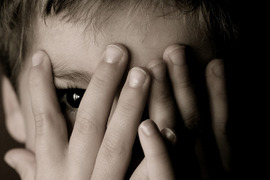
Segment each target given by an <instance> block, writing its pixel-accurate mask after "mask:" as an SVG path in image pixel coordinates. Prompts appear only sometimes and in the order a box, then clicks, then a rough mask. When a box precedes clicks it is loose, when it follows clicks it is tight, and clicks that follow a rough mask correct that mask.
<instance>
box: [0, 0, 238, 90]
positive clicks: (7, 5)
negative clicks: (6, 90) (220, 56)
mask: <svg viewBox="0 0 270 180" xmlns="http://www.w3.org/2000/svg"><path fill="white" fill-rule="evenodd" d="M228 2H229V1H228V0H169V1H165V0H95V1H93V0H43V1H42V0H40V1H33V0H12V1H10V0H2V1H1V2H0V19H1V21H0V39H1V42H0V59H1V61H2V63H3V64H4V67H5V71H6V72H5V73H6V74H7V76H8V77H9V78H10V79H11V81H12V83H13V85H14V86H15V89H16V77H17V76H18V73H19V72H20V68H21V67H22V64H23V62H24V61H23V60H24V59H25V56H26V54H27V50H28V49H29V48H31V40H32V39H33V37H32V34H33V31H32V30H33V26H34V20H35V17H37V15H41V16H43V17H44V19H46V18H47V17H50V16H56V15H61V17H62V18H63V20H66V21H72V22H75V23H77V22H90V23H91V24H94V26H95V27H98V26H99V25H100V24H102V22H104V21H106V19H109V17H110V15H112V14H113V13H115V12H117V11H120V10H121V8H126V7H128V8H130V9H131V11H132V12H135V11H136V10H138V9H140V8H148V9H154V10H155V9H159V10H160V9H161V10H163V14H162V15H163V16H166V15H169V14H170V13H173V12H176V11H177V12H179V13H180V14H182V15H190V16H192V17H193V19H194V20H195V23H197V24H200V26H201V27H202V29H204V30H205V31H207V32H208V31H209V32H210V33H211V34H212V37H213V39H214V42H216V44H215V45H216V46H217V47H219V48H220V49H224V47H225V46H228V45H229V44H230V43H229V42H230V41H232V40H234V39H235V37H236V36H237V35H236V34H237V27H236V26H235V25H234V23H233V21H232V19H231V16H230V11H229V3H228ZM164 7H169V11H168V10H167V9H166V11H165V8H164Z"/></svg>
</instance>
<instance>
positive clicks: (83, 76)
mask: <svg viewBox="0 0 270 180" xmlns="http://www.w3.org/2000/svg"><path fill="white" fill-rule="evenodd" d="M92 75H93V74H92V73H89V72H87V71H77V70H68V72H67V71H60V72H59V71H58V72H54V79H55V85H56V86H57V88H80V87H78V86H85V85H88V84H89V82H90V80H91V77H92ZM64 84H65V85H64Z"/></svg>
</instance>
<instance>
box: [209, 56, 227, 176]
mask: <svg viewBox="0 0 270 180" xmlns="http://www.w3.org/2000/svg"><path fill="white" fill-rule="evenodd" d="M206 77H207V85H208V91H209V96H210V107H211V116H212V127H213V131H214V134H215V138H216V141H217V145H218V148H219V152H220V156H221V160H222V163H223V166H224V168H225V170H227V171H229V166H230V146H229V142H228V139H227V134H226V125H227V120H228V102H227V93H226V85H225V78H224V65H223V61H222V60H220V59H215V60H212V61H211V62H210V63H209V64H208V66H207V69H206Z"/></svg>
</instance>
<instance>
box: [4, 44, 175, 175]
mask: <svg viewBox="0 0 270 180" xmlns="http://www.w3.org/2000/svg"><path fill="white" fill-rule="evenodd" d="M117 51H118V53H117ZM106 52H107V55H105V57H103V59H104V60H105V61H101V62H100V65H99V66H98V68H97V70H96V72H95V73H94V75H93V77H92V79H91V82H90V84H89V86H88V88H87V90H86V92H85V95H84V97H83V100H82V102H81V105H80V107H79V110H78V113H77V118H76V123H75V125H74V129H73V132H72V135H71V138H70V140H69V141H68V135H67V129H66V124H65V119H64V116H63V114H62V112H61V109H60V107H59V104H58V101H57V98H56V94H55V91H54V84H53V80H52V79H53V77H52V69H51V64H50V60H49V58H48V56H47V55H46V54H45V53H44V52H38V53H37V54H35V55H34V57H33V65H34V66H33V68H32V70H31V73H30V79H29V81H30V82H29V87H30V90H31V99H32V109H33V114H34V117H35V125H36V126H35V128H36V135H35V136H36V137H35V139H36V144H35V145H36V147H35V156H34V155H33V154H32V153H31V152H29V151H27V150H22V149H20V150H12V151H10V152H9V153H8V154H7V156H6V160H7V161H8V162H9V163H10V165H11V166H12V167H14V168H15V169H16V170H17V171H18V173H19V174H20V176H21V178H22V179H34V178H35V179H38V180H40V179H97V178H98V179H123V178H124V176H125V173H126V171H127V167H128V165H129V160H130V157H131V149H132V146H133V144H134V140H135V137H136V134H137V128H138V126H139V124H140V121H141V115H142V113H143V110H144V107H145V103H146V99H147V98H146V97H147V94H148V90H149V87H150V75H149V74H148V73H147V71H146V70H144V69H142V68H133V69H132V70H131V71H130V73H129V75H128V78H127V81H126V83H125V85H124V87H123V89H122V92H121V94H120V98H119V100H118V103H117V107H116V109H115V111H114V113H113V115H112V116H111V119H110V122H109V123H108V122H107V121H108V117H109V114H110V110H111V106H112V103H113V99H114V97H115V95H116V92H117V88H118V86H119V84H120V81H121V80H122V76H123V74H124V71H125V68H126V65H127V62H128V56H127V54H128V53H127V51H126V49H125V48H124V47H122V46H120V45H118V46H116V45H112V46H109V48H107V51H106ZM109 52H112V53H111V54H109ZM113 55H114V56H113ZM116 55H117V56H116ZM107 123H108V126H107V127H106V125H107ZM139 134H140V140H141V144H142V146H143V149H144V152H145V155H146V158H147V157H149V158H148V160H147V168H148V175H149V178H150V179H158V178H165V179H167V177H168V179H169V178H172V179H173V173H172V168H171V164H170V161H169V158H168V157H169V156H168V153H167V151H166V148H165V144H164V141H163V139H162V136H161V133H160V132H159V131H158V129H157V127H156V125H155V124H154V123H153V122H152V121H145V122H143V123H142V124H141V126H140V130H139ZM156 147H158V148H156ZM159 154H162V155H163V156H161V157H160V156H158V155H159ZM35 167H36V168H35ZM158 169H161V170H163V171H165V172H167V173H162V171H158V172H157V170H158ZM159 173H161V174H162V175H166V176H167V177H164V176H163V177H160V176H159ZM169 173H170V174H169Z"/></svg>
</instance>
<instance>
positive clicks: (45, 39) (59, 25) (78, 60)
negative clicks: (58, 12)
mask: <svg viewBox="0 0 270 180" xmlns="http://www.w3.org/2000/svg"><path fill="white" fill-rule="evenodd" d="M125 13H126V12H125V11H122V12H120V13H118V14H116V15H114V16H113V17H112V18H111V19H110V20H109V21H108V23H106V25H104V26H102V28H101V33H96V32H95V31H94V30H93V29H91V28H90V29H89V30H87V31H85V28H84V27H85V25H83V24H80V23H79V24H76V25H75V26H74V24H71V23H66V22H63V21H60V20H59V18H58V17H50V18H48V19H47V21H46V24H45V23H44V21H43V20H42V19H41V18H38V19H37V22H36V26H35V31H34V32H35V35H34V36H35V39H34V42H33V46H32V48H31V50H30V51H29V54H28V56H27V57H28V58H27V59H26V63H25V65H24V67H23V69H22V71H21V74H20V76H19V94H20V102H21V111H22V112H23V115H24V119H25V121H24V122H25V127H26V128H25V129H26V130H25V133H26V138H25V143H26V148H27V149H28V150H26V149H15V150H11V151H10V152H9V153H7V155H6V157H5V159H6V161H7V162H8V163H9V164H10V166H12V167H13V168H14V169H16V171H17V172H18V173H19V174H20V176H21V178H22V179H34V177H35V179H39V180H40V179H80V180H83V179H108V178H110V179H123V178H124V177H125V174H126V172H127V169H128V165H129V163H130V158H131V156H132V147H133V144H134V141H135V138H136V135H137V133H138V134H139V138H140V143H141V145H142V148H143V151H144V154H145V159H143V160H142V162H141V163H140V164H139V165H138V167H137V168H135V169H134V172H133V173H132V175H131V178H132V179H146V178H149V179H157V180H158V179H175V178H176V176H175V172H174V170H173V167H172V166H173V165H172V162H171V160H170V157H169V152H168V149H167V147H166V143H165V141H164V138H163V137H164V136H165V137H166V134H167V139H169V140H170V141H171V142H172V143H175V141H176V134H175V133H174V132H173V131H171V130H168V129H167V130H163V129H164V128H169V129H176V126H177V121H179V120H178V119H177V116H176V114H177V113H178V112H180V113H181V119H182V120H183V122H184V124H185V127H186V129H188V130H193V129H195V128H196V127H195V126H194V124H197V121H200V114H199V110H198V108H197V104H198V102H197V99H196V94H195V91H194V88H193V86H190V83H191V80H190V76H189V68H188V63H187V62H188V61H190V59H188V57H187V56H186V53H187V52H186V48H185V46H183V45H186V46H189V47H191V48H192V50H193V53H194V55H195V59H196V60H197V61H198V62H199V64H200V65H201V67H202V68H204V67H205V65H206V64H207V63H208V62H209V61H210V60H211V59H212V58H213V56H214V53H213V49H212V46H211V42H210V40H209V41H207V40H205V39H204V38H200V37H202V36H203V33H202V32H196V35H197V36H194V31H191V29H193V28H194V27H192V26H191V24H188V23H187V24H185V25H184V22H183V21H179V19H177V18H168V19H166V18H163V17H159V18H156V17H155V16H153V18H151V19H150V20H149V19H147V20H145V18H143V17H142V16H139V15H136V18H134V19H136V20H137V21H134V22H133V23H130V19H129V18H130V17H126V16H124V15H125ZM138 22H142V24H147V28H145V29H144V28H137V27H138V26H136V23H138ZM59 32H61V33H59ZM95 40H96V41H95ZM94 42H98V43H94ZM179 44H183V45H181V46H180V45H179ZM201 47H203V48H201ZM70 65H72V66H70ZM222 69H223V63H222V61H221V60H219V59H215V60H212V61H211V62H210V63H209V64H208V66H207V68H206V79H207V86H208V88H209V98H210V104H211V106H210V112H211V115H212V123H213V131H214V135H215V137H216V140H217V142H218V143H217V144H218V147H219V149H220V155H221V159H222V162H223V165H224V167H225V168H226V167H227V166H228V164H229V163H228V162H226V160H227V159H228V158H227V157H228V156H229V150H226V149H225V148H224V147H228V142H227V138H226V136H225V134H224V133H223V132H224V129H225V126H226V121H227V102H226V97H225V96H220V94H222V95H224V94H226V92H225V80H224V75H223V70H222ZM71 70H74V71H80V72H85V73H86V77H87V78H86V80H78V81H76V82H74V81H70V80H66V79H65V80H64V79H61V78H60V77H61V76H58V77H57V75H59V74H63V73H68V72H70V71H71ZM63 71H65V72H63ZM126 72H128V75H127V76H126ZM167 72H168V76H167V74H166V73H167ZM169 79H170V80H171V84H172V85H170V84H169ZM122 83H123V84H124V85H123V86H121V84H122ZM55 86H56V87H61V88H68V86H72V87H77V88H83V89H86V92H85V95H84V97H83V100H82V102H81V104H80V107H79V109H78V112H77V116H76V120H75V122H72V123H73V124H74V129H73V132H72V134H71V137H70V139H68V134H67V129H66V124H65V118H64V116H63V114H62V112H61V109H60V106H59V102H58V100H57V96H56V94H55ZM119 86H120V87H121V88H120V90H119ZM146 104H148V106H149V118H150V119H152V120H147V121H143V122H141V115H142V113H143V111H144V107H145V105H146ZM112 106H113V108H112V110H111V107H112ZM194 114H195V115H196V116H193V115H194ZM108 117H109V119H108ZM108 121H109V123H108V124H107V122H108ZM161 130H163V134H162V133H161ZM164 132H165V133H164ZM166 132H167V133H166ZM164 134H165V135H164ZM224 149H225V150H224ZM35 167H36V168H35ZM203 176H205V177H207V173H206V175H203Z"/></svg>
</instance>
